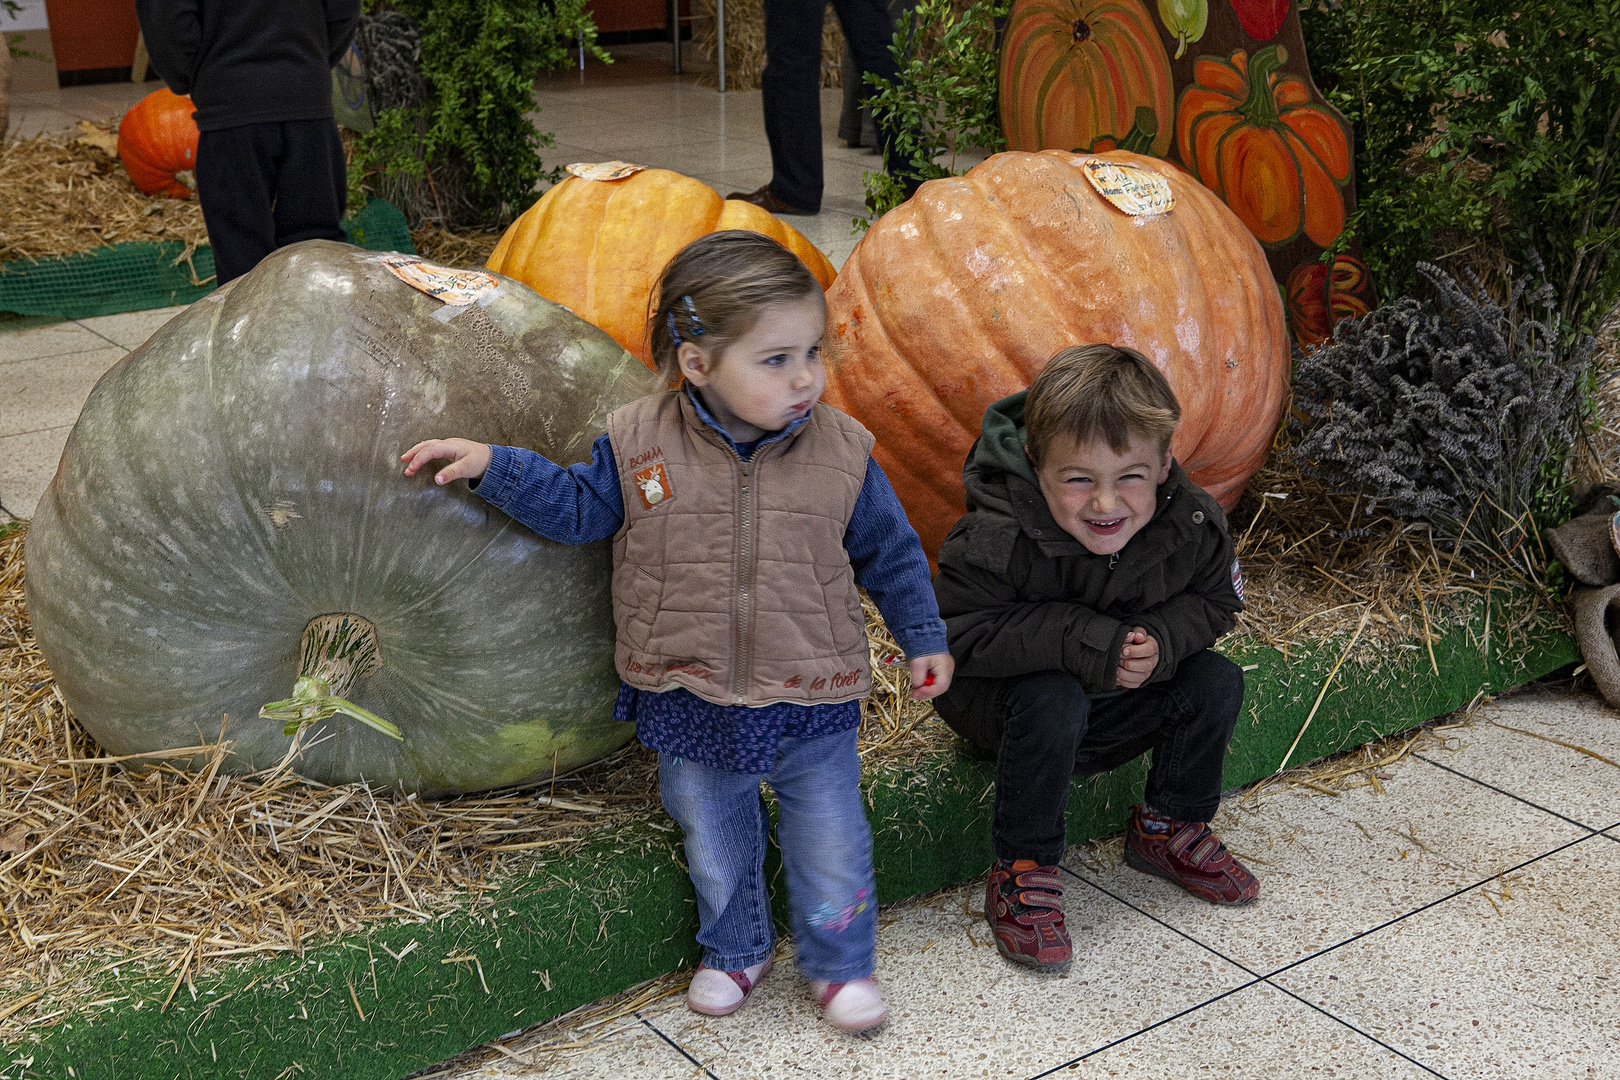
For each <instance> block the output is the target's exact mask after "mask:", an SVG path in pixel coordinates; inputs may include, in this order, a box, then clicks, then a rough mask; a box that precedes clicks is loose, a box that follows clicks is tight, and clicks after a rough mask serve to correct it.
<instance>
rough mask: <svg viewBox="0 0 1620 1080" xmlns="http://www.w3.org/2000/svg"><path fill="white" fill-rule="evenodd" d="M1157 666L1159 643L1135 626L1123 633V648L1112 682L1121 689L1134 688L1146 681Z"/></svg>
mask: <svg viewBox="0 0 1620 1080" xmlns="http://www.w3.org/2000/svg"><path fill="white" fill-rule="evenodd" d="M1158 666H1159V643H1158V642H1157V641H1154V640H1153V639H1152V638H1151V637H1149V636H1148V632H1147V631H1146V630H1144V629H1142V628H1141V627H1140V626H1138V627H1135V628H1134V629H1132V630H1131V632H1130V633H1129V634H1126V635H1125V648H1123V649H1121V650H1120V654H1119V670H1118V671H1116V672H1115V673H1114V682H1115V684H1116V685H1118V686H1119V688H1120V689H1121V690H1135V689H1136V688H1137V687H1139V686H1141V685H1142V684H1143V683H1145V682H1147V681H1148V677H1149V676H1150V675H1152V674H1153V669H1154V668H1156V667H1158Z"/></svg>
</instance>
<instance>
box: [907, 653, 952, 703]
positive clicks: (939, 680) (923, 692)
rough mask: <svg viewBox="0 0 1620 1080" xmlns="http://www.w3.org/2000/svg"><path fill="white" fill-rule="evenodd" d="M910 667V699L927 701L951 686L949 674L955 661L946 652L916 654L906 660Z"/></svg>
mask: <svg viewBox="0 0 1620 1080" xmlns="http://www.w3.org/2000/svg"><path fill="white" fill-rule="evenodd" d="M906 665H907V667H909V668H910V669H911V700H912V701H927V700H928V699H929V698H937V697H939V695H941V694H943V693H944V692H945V691H947V690H949V689H950V688H951V675H952V674H953V673H954V672H955V671H956V661H955V660H952V659H951V654H950V653H948V652H942V653H932V654H930V655H928V656H918V657H914V658H912V659H910V660H908V661H906Z"/></svg>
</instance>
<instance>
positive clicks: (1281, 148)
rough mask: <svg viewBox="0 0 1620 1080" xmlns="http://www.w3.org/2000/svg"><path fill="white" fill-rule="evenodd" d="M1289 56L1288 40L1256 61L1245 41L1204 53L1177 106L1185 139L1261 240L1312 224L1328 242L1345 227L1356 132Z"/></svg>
mask: <svg viewBox="0 0 1620 1080" xmlns="http://www.w3.org/2000/svg"><path fill="white" fill-rule="evenodd" d="M1287 59H1288V52H1287V50H1286V49H1284V48H1283V47H1282V46H1281V45H1267V46H1266V47H1265V48H1263V49H1261V50H1260V51H1259V52H1257V53H1255V54H1254V59H1252V60H1250V59H1249V57H1248V55H1247V54H1246V53H1245V52H1244V51H1243V50H1242V49H1238V50H1236V51H1235V52H1233V53H1232V58H1231V59H1230V60H1222V59H1220V58H1219V57H1215V56H1204V57H1200V58H1199V59H1198V62H1197V63H1196V64H1195V65H1194V66H1193V77H1194V82H1193V83H1192V85H1190V86H1188V87H1187V89H1185V90H1184V91H1182V94H1181V101H1180V103H1179V104H1178V105H1177V112H1176V145H1177V148H1178V149H1179V151H1180V153H1181V160H1182V161H1183V162H1185V163H1186V165H1187V167H1188V168H1189V169H1191V170H1192V172H1193V175H1194V176H1196V177H1198V179H1199V180H1201V181H1203V183H1204V186H1205V187H1208V188H1209V189H1210V190H1212V191H1214V192H1215V193H1216V194H1217V195H1219V196H1220V197H1221V201H1222V202H1224V203H1226V205H1227V206H1229V207H1231V208H1232V212H1233V213H1235V214H1236V215H1237V216H1238V220H1239V221H1242V222H1243V224H1245V225H1247V226H1248V227H1249V231H1250V232H1252V233H1254V236H1255V239H1257V240H1259V241H1260V242H1261V243H1262V244H1273V245H1276V244H1286V243H1288V242H1289V241H1290V240H1293V239H1294V238H1295V237H1296V236H1298V235H1299V234H1300V232H1301V231H1303V232H1304V233H1305V235H1306V236H1308V237H1310V238H1311V240H1312V241H1314V242H1315V243H1317V244H1318V245H1320V246H1322V247H1327V246H1328V245H1329V244H1331V243H1333V241H1334V240H1335V239H1337V238H1338V236H1339V234H1340V233H1342V232H1343V231H1344V196H1343V195H1341V194H1340V192H1339V188H1341V187H1342V186H1344V184H1345V183H1346V182H1348V181H1349V179H1350V140H1349V138H1348V136H1347V135H1346V134H1345V130H1344V128H1343V126H1342V125H1341V124H1340V123H1339V121H1338V119H1337V118H1336V117H1335V116H1334V115H1333V114H1332V113H1330V112H1329V111H1328V110H1327V109H1324V108H1323V107H1322V106H1320V105H1317V104H1314V103H1313V102H1312V100H1311V88H1310V86H1309V85H1308V84H1307V83H1306V82H1305V80H1304V79H1301V78H1300V77H1299V76H1297V75H1290V74H1287V73H1285V72H1283V71H1281V70H1279V69H1280V68H1281V67H1282V65H1283V64H1284V63H1285V62H1286V61H1287Z"/></svg>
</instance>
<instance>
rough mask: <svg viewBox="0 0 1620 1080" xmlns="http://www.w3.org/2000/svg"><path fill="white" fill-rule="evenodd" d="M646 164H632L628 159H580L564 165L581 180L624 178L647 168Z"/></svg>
mask: <svg viewBox="0 0 1620 1080" xmlns="http://www.w3.org/2000/svg"><path fill="white" fill-rule="evenodd" d="M646 167H647V166H645V165H632V164H630V163H629V162H628V161H596V162H591V161H579V162H575V163H574V164H572V165H567V166H564V168H565V170H566V171H567V172H571V173H573V174H574V175H575V176H577V177H579V178H580V179H581V180H623V179H624V178H625V177H627V176H634V175H635V174H636V173H638V172H640V171H641V170H643V169H645V168H646Z"/></svg>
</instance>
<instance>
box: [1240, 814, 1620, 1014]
mask: <svg viewBox="0 0 1620 1080" xmlns="http://www.w3.org/2000/svg"><path fill="white" fill-rule="evenodd" d="M1616 825H1617V826H1620V822H1617V823H1616ZM1581 828H1583V829H1584V828H1586V826H1585V825H1582V826H1581ZM1597 835H1599V834H1598V830H1596V829H1594V830H1592V831H1591V832H1589V833H1588V834H1587V835H1585V836H1580V837H1576V838H1575V839H1574V840H1571V841H1569V842H1567V843H1563V844H1559V845H1558V846H1557V847H1555V848H1553V849H1552V850H1551V851H1544V852H1542V853H1541V854H1540V855H1537V856H1535V857H1534V858H1529V859H1526V860H1524V861H1523V862H1521V863H1518V864H1516V865H1514V866H1509V867H1507V868H1506V869H1504V870H1499V871H1497V872H1496V873H1494V874H1492V875H1491V876H1490V877H1488V878H1485V879H1483V880H1481V881H1476V882H1474V884H1472V885H1465V886H1463V887H1462V888H1460V889H1456V890H1454V891H1452V892H1450V893H1448V894H1446V895H1445V896H1442V897H1439V898H1437V899H1434V900H1430V901H1429V902H1428V903H1427V904H1424V905H1422V906H1421V907H1416V908H1413V909H1412V910H1411V911H1408V912H1406V913H1405V914H1404V915H1397V916H1395V917H1394V918H1393V919H1389V920H1387V921H1385V922H1381V923H1379V924H1378V925H1377V926H1375V927H1373V928H1372V929H1370V930H1363V931H1362V932H1361V933H1359V934H1353V935H1351V936H1350V937H1347V938H1345V939H1344V940H1343V941H1341V942H1339V943H1338V944H1336V945H1329V946H1327V947H1326V948H1324V949H1318V950H1317V951H1316V952H1314V953H1311V955H1309V956H1305V957H1301V958H1300V959H1298V960H1295V961H1293V962H1292V963H1289V964H1284V965H1283V966H1282V967H1280V968H1278V969H1277V970H1275V971H1270V972H1267V973H1266V975H1265V976H1264V977H1265V978H1267V979H1271V978H1274V977H1276V976H1278V975H1281V974H1282V973H1283V972H1285V971H1291V970H1293V969H1294V968H1296V967H1299V966H1300V965H1301V964H1304V963H1308V962H1310V961H1312V960H1315V959H1316V958H1317V957H1320V956H1326V955H1327V954H1328V953H1330V952H1333V951H1335V950H1337V949H1342V948H1344V946H1346V945H1349V944H1351V943H1352V942H1356V941H1360V940H1361V939H1362V938H1364V937H1370V936H1371V935H1373V934H1376V933H1378V932H1379V931H1380V930H1386V929H1388V928H1389V927H1391V926H1394V925H1395V924H1396V923H1398V922H1403V921H1405V920H1406V919H1410V918H1411V917H1412V916H1414V915H1421V914H1422V913H1423V912H1425V911H1428V910H1429V909H1430V908H1432V907H1439V906H1440V905H1441V904H1444V903H1445V902H1446V901H1448V900H1455V899H1456V898H1457V897H1459V896H1462V895H1463V894H1464V893H1469V892H1473V891H1474V890H1475V889H1479V888H1483V887H1484V886H1486V885H1489V884H1490V883H1491V882H1493V881H1496V880H1498V879H1499V878H1503V877H1506V876H1507V875H1508V874H1516V873H1518V872H1519V871H1520V870H1523V869H1524V868H1525V867H1527V866H1531V865H1533V864H1535V863H1538V862H1540V861H1541V860H1542V859H1547V858H1551V857H1552V856H1554V855H1557V854H1558V853H1559V852H1561V851H1565V850H1567V849H1569V848H1572V847H1574V846H1575V845H1576V844H1584V843H1586V842H1587V841H1588V840H1590V839H1592V838H1593V837H1594V836H1597ZM1278 989H1282V988H1281V987H1278Z"/></svg>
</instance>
